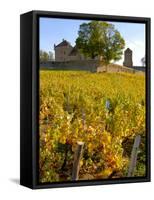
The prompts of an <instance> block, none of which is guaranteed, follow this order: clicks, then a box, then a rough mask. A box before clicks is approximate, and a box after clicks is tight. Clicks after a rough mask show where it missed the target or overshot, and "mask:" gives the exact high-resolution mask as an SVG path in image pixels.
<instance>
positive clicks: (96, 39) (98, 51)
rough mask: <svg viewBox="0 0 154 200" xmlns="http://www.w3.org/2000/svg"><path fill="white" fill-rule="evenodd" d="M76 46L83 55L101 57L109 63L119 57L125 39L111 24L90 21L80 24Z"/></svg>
mask: <svg viewBox="0 0 154 200" xmlns="http://www.w3.org/2000/svg"><path fill="white" fill-rule="evenodd" d="M76 46H77V48H78V49H79V50H80V52H81V53H82V54H83V55H84V56H86V57H90V58H92V59H94V58H95V57H102V60H103V61H104V63H105V64H109V63H110V62H111V61H112V60H113V61H118V60H120V59H121V56H122V54H123V49H124V47H125V41H124V39H123V38H122V36H121V34H120V32H119V31H118V30H116V29H115V27H114V25H113V24H110V23H107V22H102V21H91V22H89V23H83V24H81V25H80V28H79V31H78V38H77V39H76Z"/></svg>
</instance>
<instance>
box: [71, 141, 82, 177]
mask: <svg viewBox="0 0 154 200" xmlns="http://www.w3.org/2000/svg"><path fill="white" fill-rule="evenodd" d="M83 146H84V142H77V147H76V151H75V153H74V162H73V169H72V181H76V180H78V176H79V170H80V159H81V156H82V152H83Z"/></svg>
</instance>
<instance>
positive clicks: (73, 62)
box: [40, 39, 145, 73]
mask: <svg viewBox="0 0 154 200" xmlns="http://www.w3.org/2000/svg"><path fill="white" fill-rule="evenodd" d="M54 50H55V60H54V61H47V62H45V63H41V65H40V67H41V68H46V69H56V70H84V71H91V72H104V71H106V66H105V65H104V63H103V60H102V57H96V58H95V59H91V58H87V57H85V56H84V55H82V54H81V53H80V52H79V50H78V49H77V47H76V46H74V47H73V46H72V45H71V44H70V43H69V42H68V41H67V40H64V39H63V40H62V42H61V43H59V44H58V45H55V44H54ZM109 65H110V66H109V67H108V71H109V72H110V71H111V72H119V71H126V72H127V71H128V72H131V73H132V72H133V73H134V72H135V71H136V70H137V71H145V67H143V66H133V51H132V50H131V49H130V48H127V49H126V50H125V51H124V62H123V66H121V65H117V64H114V63H111V64H109Z"/></svg>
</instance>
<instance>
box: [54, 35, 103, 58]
mask: <svg viewBox="0 0 154 200" xmlns="http://www.w3.org/2000/svg"><path fill="white" fill-rule="evenodd" d="M54 50H55V61H56V62H65V61H81V60H83V61H84V60H92V59H91V58H86V57H85V56H84V55H82V54H81V53H80V52H79V50H78V49H77V47H76V46H74V47H73V46H72V45H71V44H70V43H69V42H68V41H67V40H64V39H63V41H62V42H61V43H59V44H58V45H55V44H54ZM93 60H101V58H100V57H96V58H95V59H93Z"/></svg>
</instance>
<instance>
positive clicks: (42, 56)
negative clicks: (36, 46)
mask: <svg viewBox="0 0 154 200" xmlns="http://www.w3.org/2000/svg"><path fill="white" fill-rule="evenodd" d="M48 60H49V54H48V53H47V52H46V51H43V50H40V62H47V61H48Z"/></svg>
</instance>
